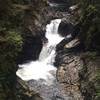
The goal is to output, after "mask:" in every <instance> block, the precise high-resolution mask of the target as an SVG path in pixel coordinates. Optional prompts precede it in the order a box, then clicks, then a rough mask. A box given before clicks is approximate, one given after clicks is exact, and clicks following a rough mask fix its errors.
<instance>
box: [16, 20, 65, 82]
mask: <svg viewBox="0 0 100 100" xmlns="http://www.w3.org/2000/svg"><path fill="white" fill-rule="evenodd" d="M60 22H61V19H55V20H52V21H51V23H50V24H48V25H47V27H46V38H47V39H48V43H47V44H46V45H44V46H43V48H42V51H41V53H40V56H39V60H37V61H31V62H29V63H26V64H23V65H19V69H18V71H17V72H16V74H17V76H18V77H20V78H21V79H22V80H25V81H28V80H32V79H33V80H39V79H43V80H45V81H50V79H51V80H52V79H53V77H54V76H53V75H52V71H54V72H56V68H55V67H54V66H53V61H54V57H55V47H56V45H57V44H58V43H59V42H60V41H61V40H62V39H63V37H61V36H59V34H57V31H58V26H59V24H60Z"/></svg>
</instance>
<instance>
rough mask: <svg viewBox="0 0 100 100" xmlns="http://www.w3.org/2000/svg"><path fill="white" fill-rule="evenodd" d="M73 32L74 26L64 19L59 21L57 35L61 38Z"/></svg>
mask: <svg viewBox="0 0 100 100" xmlns="http://www.w3.org/2000/svg"><path fill="white" fill-rule="evenodd" d="M73 31H74V26H73V25H72V24H71V23H69V22H68V21H66V20H65V19H64V20H62V21H61V23H60V25H59V28H58V32H59V34H61V35H62V36H67V35H69V34H72V33H73Z"/></svg>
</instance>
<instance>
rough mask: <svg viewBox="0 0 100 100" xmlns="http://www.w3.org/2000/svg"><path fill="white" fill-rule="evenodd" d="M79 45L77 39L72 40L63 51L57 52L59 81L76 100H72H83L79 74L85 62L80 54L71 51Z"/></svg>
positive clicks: (56, 62)
mask: <svg viewBox="0 0 100 100" xmlns="http://www.w3.org/2000/svg"><path fill="white" fill-rule="evenodd" d="M69 44H70V45H69ZM78 44H79V42H78V40H77V39H75V40H72V41H71V42H69V43H68V44H66V43H65V46H64V45H63V46H64V47H63V49H61V50H59V51H57V55H56V58H55V66H56V67H58V70H57V75H56V76H57V80H58V82H60V84H62V86H63V87H64V89H65V90H66V91H67V92H69V93H70V94H71V95H72V96H73V98H74V99H72V100H83V97H82V95H81V92H80V82H79V81H80V76H79V72H80V70H81V69H82V66H83V61H82V60H81V58H80V53H78V52H75V51H74V49H73V50H72V49H71V48H73V47H75V46H76V45H78ZM64 48H66V49H64Z"/></svg>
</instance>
